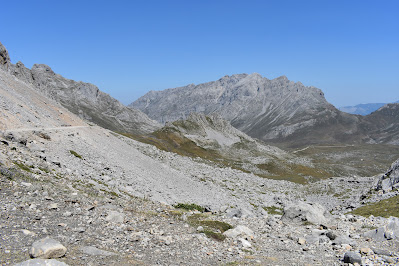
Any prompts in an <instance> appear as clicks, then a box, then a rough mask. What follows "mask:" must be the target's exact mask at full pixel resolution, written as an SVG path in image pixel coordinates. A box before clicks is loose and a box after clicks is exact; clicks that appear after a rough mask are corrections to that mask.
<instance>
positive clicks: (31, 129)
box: [4, 126, 89, 133]
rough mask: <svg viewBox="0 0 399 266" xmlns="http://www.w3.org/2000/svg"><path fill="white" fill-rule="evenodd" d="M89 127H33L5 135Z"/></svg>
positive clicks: (19, 129) (15, 130)
mask: <svg viewBox="0 0 399 266" xmlns="http://www.w3.org/2000/svg"><path fill="white" fill-rule="evenodd" d="M87 127H89V126H64V127H32V128H16V129H7V130H4V133H10V132H26V131H50V130H59V129H61V130H65V129H76V128H87Z"/></svg>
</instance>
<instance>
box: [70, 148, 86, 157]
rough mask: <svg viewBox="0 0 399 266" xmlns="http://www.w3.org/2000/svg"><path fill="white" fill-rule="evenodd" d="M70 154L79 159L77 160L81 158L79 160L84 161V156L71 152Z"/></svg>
mask: <svg viewBox="0 0 399 266" xmlns="http://www.w3.org/2000/svg"><path fill="white" fill-rule="evenodd" d="M69 152H70V153H71V154H72V155H73V156H75V157H77V158H79V159H83V158H82V156H81V155H80V154H79V153H77V152H76V151H73V150H70V151H69Z"/></svg>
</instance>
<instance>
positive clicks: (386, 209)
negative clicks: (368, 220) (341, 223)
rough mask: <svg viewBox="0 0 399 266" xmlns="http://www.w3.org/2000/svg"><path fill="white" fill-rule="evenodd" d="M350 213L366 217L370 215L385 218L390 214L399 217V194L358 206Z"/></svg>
mask: <svg viewBox="0 0 399 266" xmlns="http://www.w3.org/2000/svg"><path fill="white" fill-rule="evenodd" d="M350 213H352V214H356V215H360V216H364V217H369V216H370V215H373V216H381V217H385V218H388V217H390V216H395V217H399V196H395V197H392V198H389V199H384V200H381V201H379V202H376V203H372V204H369V205H366V206H363V207H360V208H357V209H356V210H353V211H352V212H350Z"/></svg>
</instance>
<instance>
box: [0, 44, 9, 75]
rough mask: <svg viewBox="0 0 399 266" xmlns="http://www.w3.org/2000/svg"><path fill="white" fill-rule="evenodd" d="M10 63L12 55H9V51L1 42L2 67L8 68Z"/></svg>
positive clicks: (0, 66)
mask: <svg viewBox="0 0 399 266" xmlns="http://www.w3.org/2000/svg"><path fill="white" fill-rule="evenodd" d="M10 63H11V62H10V56H9V55H8V51H7V49H6V48H5V47H4V45H3V44H2V43H1V42H0V68H1V69H4V70H8V66H9V64H10Z"/></svg>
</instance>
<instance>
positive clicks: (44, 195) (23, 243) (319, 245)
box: [0, 127, 399, 265]
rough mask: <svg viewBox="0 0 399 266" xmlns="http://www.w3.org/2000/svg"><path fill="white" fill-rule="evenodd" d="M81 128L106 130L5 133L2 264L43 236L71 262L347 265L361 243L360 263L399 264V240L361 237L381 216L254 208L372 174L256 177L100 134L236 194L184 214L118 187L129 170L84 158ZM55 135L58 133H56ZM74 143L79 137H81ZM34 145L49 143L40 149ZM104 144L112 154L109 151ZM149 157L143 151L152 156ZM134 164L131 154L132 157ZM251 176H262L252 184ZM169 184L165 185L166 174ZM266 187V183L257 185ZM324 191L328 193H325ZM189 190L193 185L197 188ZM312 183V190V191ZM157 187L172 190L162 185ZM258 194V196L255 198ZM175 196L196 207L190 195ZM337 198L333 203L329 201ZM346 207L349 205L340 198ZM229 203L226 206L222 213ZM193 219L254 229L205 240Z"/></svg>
mask: <svg viewBox="0 0 399 266" xmlns="http://www.w3.org/2000/svg"><path fill="white" fill-rule="evenodd" d="M85 131H89V132H90V133H91V135H92V136H93V135H95V134H93V133H95V132H97V133H98V131H100V132H102V133H103V134H104V132H103V130H102V129H100V128H96V127H90V128H74V129H58V130H55V131H54V130H50V131H47V132H44V131H42V132H41V133H42V134H40V133H37V134H34V133H32V132H24V135H23V136H22V135H20V136H19V137H15V135H17V133H14V134H13V136H14V139H10V138H11V137H10V132H8V135H6V137H5V138H1V141H2V144H1V146H0V147H1V157H0V158H1V163H2V165H1V167H2V175H1V191H0V193H1V194H2V195H1V197H0V199H1V206H2V209H1V228H0V232H1V239H2V240H1V249H0V254H1V255H0V259H1V263H2V264H4V265H8V264H14V263H17V262H21V261H25V260H28V259H29V249H30V247H31V245H32V244H33V242H34V241H37V240H39V239H42V238H44V237H46V236H48V237H51V238H53V239H56V240H58V241H60V242H61V243H62V244H63V245H64V246H65V247H66V248H67V253H66V255H65V256H64V257H62V258H59V259H58V260H59V261H63V262H65V263H67V264H69V265H130V264H145V265H147V264H150V265H155V264H162V265H177V264H181V265H186V264H189V265H200V264H201V265H202V264H216V265H223V264H233V265H234V264H260V265H339V264H343V262H342V259H343V255H344V254H345V252H346V251H348V250H353V251H360V250H361V249H362V250H363V251H364V252H365V253H367V252H368V253H369V254H367V255H366V254H363V262H364V263H365V264H371V263H374V265H380V264H381V265H382V264H386V263H396V262H398V261H397V255H398V254H397V252H398V248H399V245H398V242H397V240H389V241H383V242H376V241H375V240H373V239H370V238H365V237H363V236H362V234H363V233H364V232H366V231H368V230H370V229H372V228H374V227H379V226H381V225H383V224H384V223H386V221H387V219H384V218H368V219H366V218H362V217H352V216H351V215H336V216H335V218H333V220H332V221H331V222H330V223H329V224H325V225H323V227H320V225H319V224H311V223H299V224H298V223H297V224H294V223H291V222H290V221H286V220H282V219H281V215H278V214H275V215H272V214H268V213H267V212H266V211H265V210H264V209H263V208H261V207H258V208H257V207H256V205H257V204H261V200H262V199H264V200H265V202H263V206H280V208H284V207H286V206H287V205H288V204H289V203H290V202H295V201H296V200H297V199H298V198H302V199H303V200H307V201H312V202H316V201H319V202H322V203H323V202H324V203H326V202H327V201H328V199H331V198H333V197H332V196H329V195H330V194H331V193H328V190H329V189H332V188H333V187H339V186H338V185H339V184H342V187H347V186H348V185H349V184H350V186H351V187H356V184H358V186H359V188H358V189H360V191H361V190H362V187H363V186H364V185H365V184H367V183H368V180H369V179H365V180H364V181H363V182H361V181H362V180H360V181H356V182H353V180H349V179H336V180H334V179H328V180H326V181H324V182H322V183H318V184H314V185H312V186H303V185H297V184H291V183H289V182H284V181H271V180H262V179H261V178H259V180H257V181H256V178H255V176H252V175H249V174H245V173H240V172H238V171H237V172H236V170H232V169H225V168H216V167H214V166H211V165H209V164H204V163H202V162H195V161H192V160H191V159H188V158H185V157H180V156H178V155H175V154H169V153H167V152H163V151H159V150H155V149H154V148H153V147H151V146H150V145H145V144H141V143H136V142H135V141H133V140H130V139H126V138H124V137H122V136H118V137H115V136H113V135H112V134H110V135H108V136H107V135H106V134H104V136H103V137H104V138H115V140H120V139H123V140H124V141H125V142H126V143H129V145H130V147H131V149H133V147H132V145H136V146H135V147H136V148H137V149H138V150H139V151H141V152H143V153H144V152H145V153H146V154H147V155H150V156H151V157H152V158H155V159H156V160H158V161H159V162H164V163H165V162H168V163H167V164H166V163H165V165H166V166H167V168H166V169H168V168H171V169H176V168H178V166H180V169H179V171H180V173H184V174H185V175H187V174H188V173H189V171H190V169H191V171H195V173H196V175H194V174H192V176H191V178H192V179H193V180H196V179H199V181H198V182H202V183H208V182H209V183H211V184H213V185H215V186H219V187H221V190H222V191H223V190H227V191H230V192H232V193H233V192H234V193H236V194H234V195H235V196H231V195H230V196H226V198H231V202H232V203H231V204H230V205H226V206H222V207H221V208H220V209H219V210H216V209H215V207H214V206H217V205H212V204H211V205H210V206H211V207H212V208H213V210H212V211H213V212H208V213H198V212H197V213H196V212H192V211H182V210H178V209H175V208H174V207H172V206H171V205H170V203H169V204H165V203H159V202H158V203H157V202H156V201H153V200H150V198H151V197H150V195H153V194H151V193H150V191H147V193H148V194H143V195H138V196H133V195H136V194H139V193H136V192H137V191H134V190H131V191H129V190H127V189H125V190H124V189H123V188H124V187H125V186H124V185H121V184H123V183H121V184H119V183H117V182H115V181H116V180H119V179H122V180H123V179H128V178H127V177H126V176H128V175H129V173H128V172H127V171H126V169H117V168H115V167H116V165H113V164H112V161H107V163H105V162H106V161H105V160H104V158H100V153H99V154H98V155H97V156H94V154H93V156H94V158H92V159H89V157H88V156H89V155H90V153H89V152H90V151H88V150H87V149H86V150H84V149H83V150H78V149H77V148H79V147H78V146H77V143H76V142H74V141H70V140H69V139H68V136H69V138H71V139H80V138H83V136H84V135H85V134H84V132H85ZM18 133H19V134H21V132H18ZM98 134H99V133H98ZM60 135H62V136H63V137H62V138H60ZM72 135H73V136H72ZM7 136H8V138H7ZM43 136H45V138H43ZM47 138H50V139H47ZM25 140H26V145H25V144H21V142H22V143H25ZM94 140H95V139H94ZM94 140H92V141H94ZM64 141H65V142H67V143H70V144H69V146H68V147H65V146H64V145H65V143H64ZM80 141H82V140H81V139H80V140H78V142H80ZM85 141H89V139H85ZM82 142H83V141H82ZM50 143H53V145H55V146H56V147H58V150H57V149H54V150H51V152H50V150H48V149H49V148H50V146H51V145H50ZM7 144H8V145H7ZM34 144H35V145H34ZM89 144H90V143H89ZM40 145H43V147H45V148H41V146H40ZM65 148H67V150H65ZM104 148H105V147H104ZM62 149H64V151H62ZM68 149H75V150H77V151H76V153H77V154H78V155H81V156H82V159H80V158H78V157H76V156H75V155H72V154H71V153H70V152H69V150H68ZM107 150H108V152H109V153H111V152H112V149H107ZM68 153H69V154H68ZM55 154H58V158H55V159H49V158H51V157H52V156H54V157H55V156H56V155H55ZM120 156H122V155H120V154H118V157H120ZM143 156H144V155H143ZM151 157H148V160H149V161H150V160H151ZM179 160H180V161H179ZM188 162H191V164H189V163H188ZM16 163H17V164H19V166H18V165H16ZM134 163H135V162H134V161H132V164H134ZM136 163H137V162H136ZM166 166H165V167H166ZM119 171H125V175H126V176H123V175H121V173H119ZM130 174H131V173H130ZM137 176H138V177H139V175H137ZM210 176H213V179H210ZM245 177H246V178H245ZM108 178H109V179H108ZM201 179H202V180H205V181H201ZM223 180H227V181H223ZM112 181H114V182H112ZM149 181H150V180H149ZM366 181H367V182H366ZM218 182H220V183H218ZM239 182H240V183H239ZM256 182H259V183H258V184H257V186H256V187H254V183H256ZM262 182H264V183H262ZM357 182H359V183H357ZM165 183H166V186H167V181H165ZM223 184H226V185H225V186H223ZM279 184H284V186H281V185H280V186H279ZM262 185H264V187H266V188H264V190H263V191H262V189H261V188H263V187H262ZM328 185H329V186H328ZM149 188H151V186H149ZM322 188H324V189H325V190H326V191H325V192H323V190H322ZM193 189H194V190H195V187H194V188H193ZM312 189H313V190H314V192H317V193H311V191H310V190H312ZM232 190H234V191H232ZM171 191H173V189H172V190H171ZM344 191H345V190H343V192H344ZM143 193H144V192H143ZM156 193H159V194H168V193H167V192H165V191H162V192H161V193H160V192H156ZM169 193H172V192H169ZM191 193H194V192H191ZM225 193H226V192H225ZM263 193H264V194H263ZM348 193H349V192H348ZM352 193H353V192H352ZM197 194H200V193H197ZM255 195H258V198H257V199H256V197H255ZM305 195H308V196H307V197H306V196H305ZM244 196H246V197H244ZM164 198H167V197H166V196H164ZM267 199H268V200H269V201H267ZM323 199H324V200H323ZM178 200H179V201H180V202H195V203H197V204H201V203H200V202H198V201H195V199H194V198H186V200H185V199H184V198H179V199H178ZM247 200H248V201H249V202H251V204H252V205H250V206H251V207H252V209H250V208H248V209H245V208H244V207H243V206H242V205H239V204H236V205H234V204H233V203H234V202H241V201H242V202H245V201H247ZM337 201H338V200H337ZM343 201H344V200H343ZM253 202H255V203H253ZM324 205H328V204H324ZM337 205H339V204H331V206H337ZM259 206H262V205H259ZM342 206H345V202H344V203H342ZM232 207H233V208H232ZM212 208H210V209H212ZM225 208H227V209H228V210H227V211H226V210H224V209H225ZM229 209H233V210H238V211H239V212H241V214H236V215H234V214H232V212H229ZM257 209H262V210H263V211H257ZM268 210H269V212H272V211H271V210H270V209H268ZM336 212H337V213H340V212H339V211H336ZM341 213H342V212H341ZM197 216H200V217H201V219H206V220H214V221H223V222H226V223H228V224H230V225H232V226H233V227H236V226H239V225H244V226H246V227H248V228H250V229H251V230H252V231H253V234H252V235H249V236H248V235H246V236H241V237H234V238H226V239H225V240H224V241H217V240H214V239H213V238H208V237H206V235H205V234H204V233H202V232H201V231H202V230H201V228H199V229H198V226H196V225H195V224H194V225H193V223H192V219H190V217H197ZM232 216H235V217H232ZM197 229H198V230H197ZM328 232H331V233H332V234H334V235H336V236H342V238H343V240H342V241H341V242H339V243H335V244H333V241H332V240H331V239H330V238H328V237H327V233H328ZM245 240H247V241H245ZM87 247H96V248H98V249H100V250H101V251H99V252H98V253H100V254H99V255H90V254H86V253H84V252H83V251H82V248H86V249H87ZM367 248H370V250H368V249H367ZM372 248H378V249H382V250H385V252H382V251H376V252H377V253H378V252H379V253H384V254H386V255H376V254H375V252H373V251H371V250H372ZM107 252H112V253H107ZM395 252H396V253H395ZM88 253H90V252H88ZM101 254H105V255H101ZM387 254H389V255H387Z"/></svg>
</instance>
